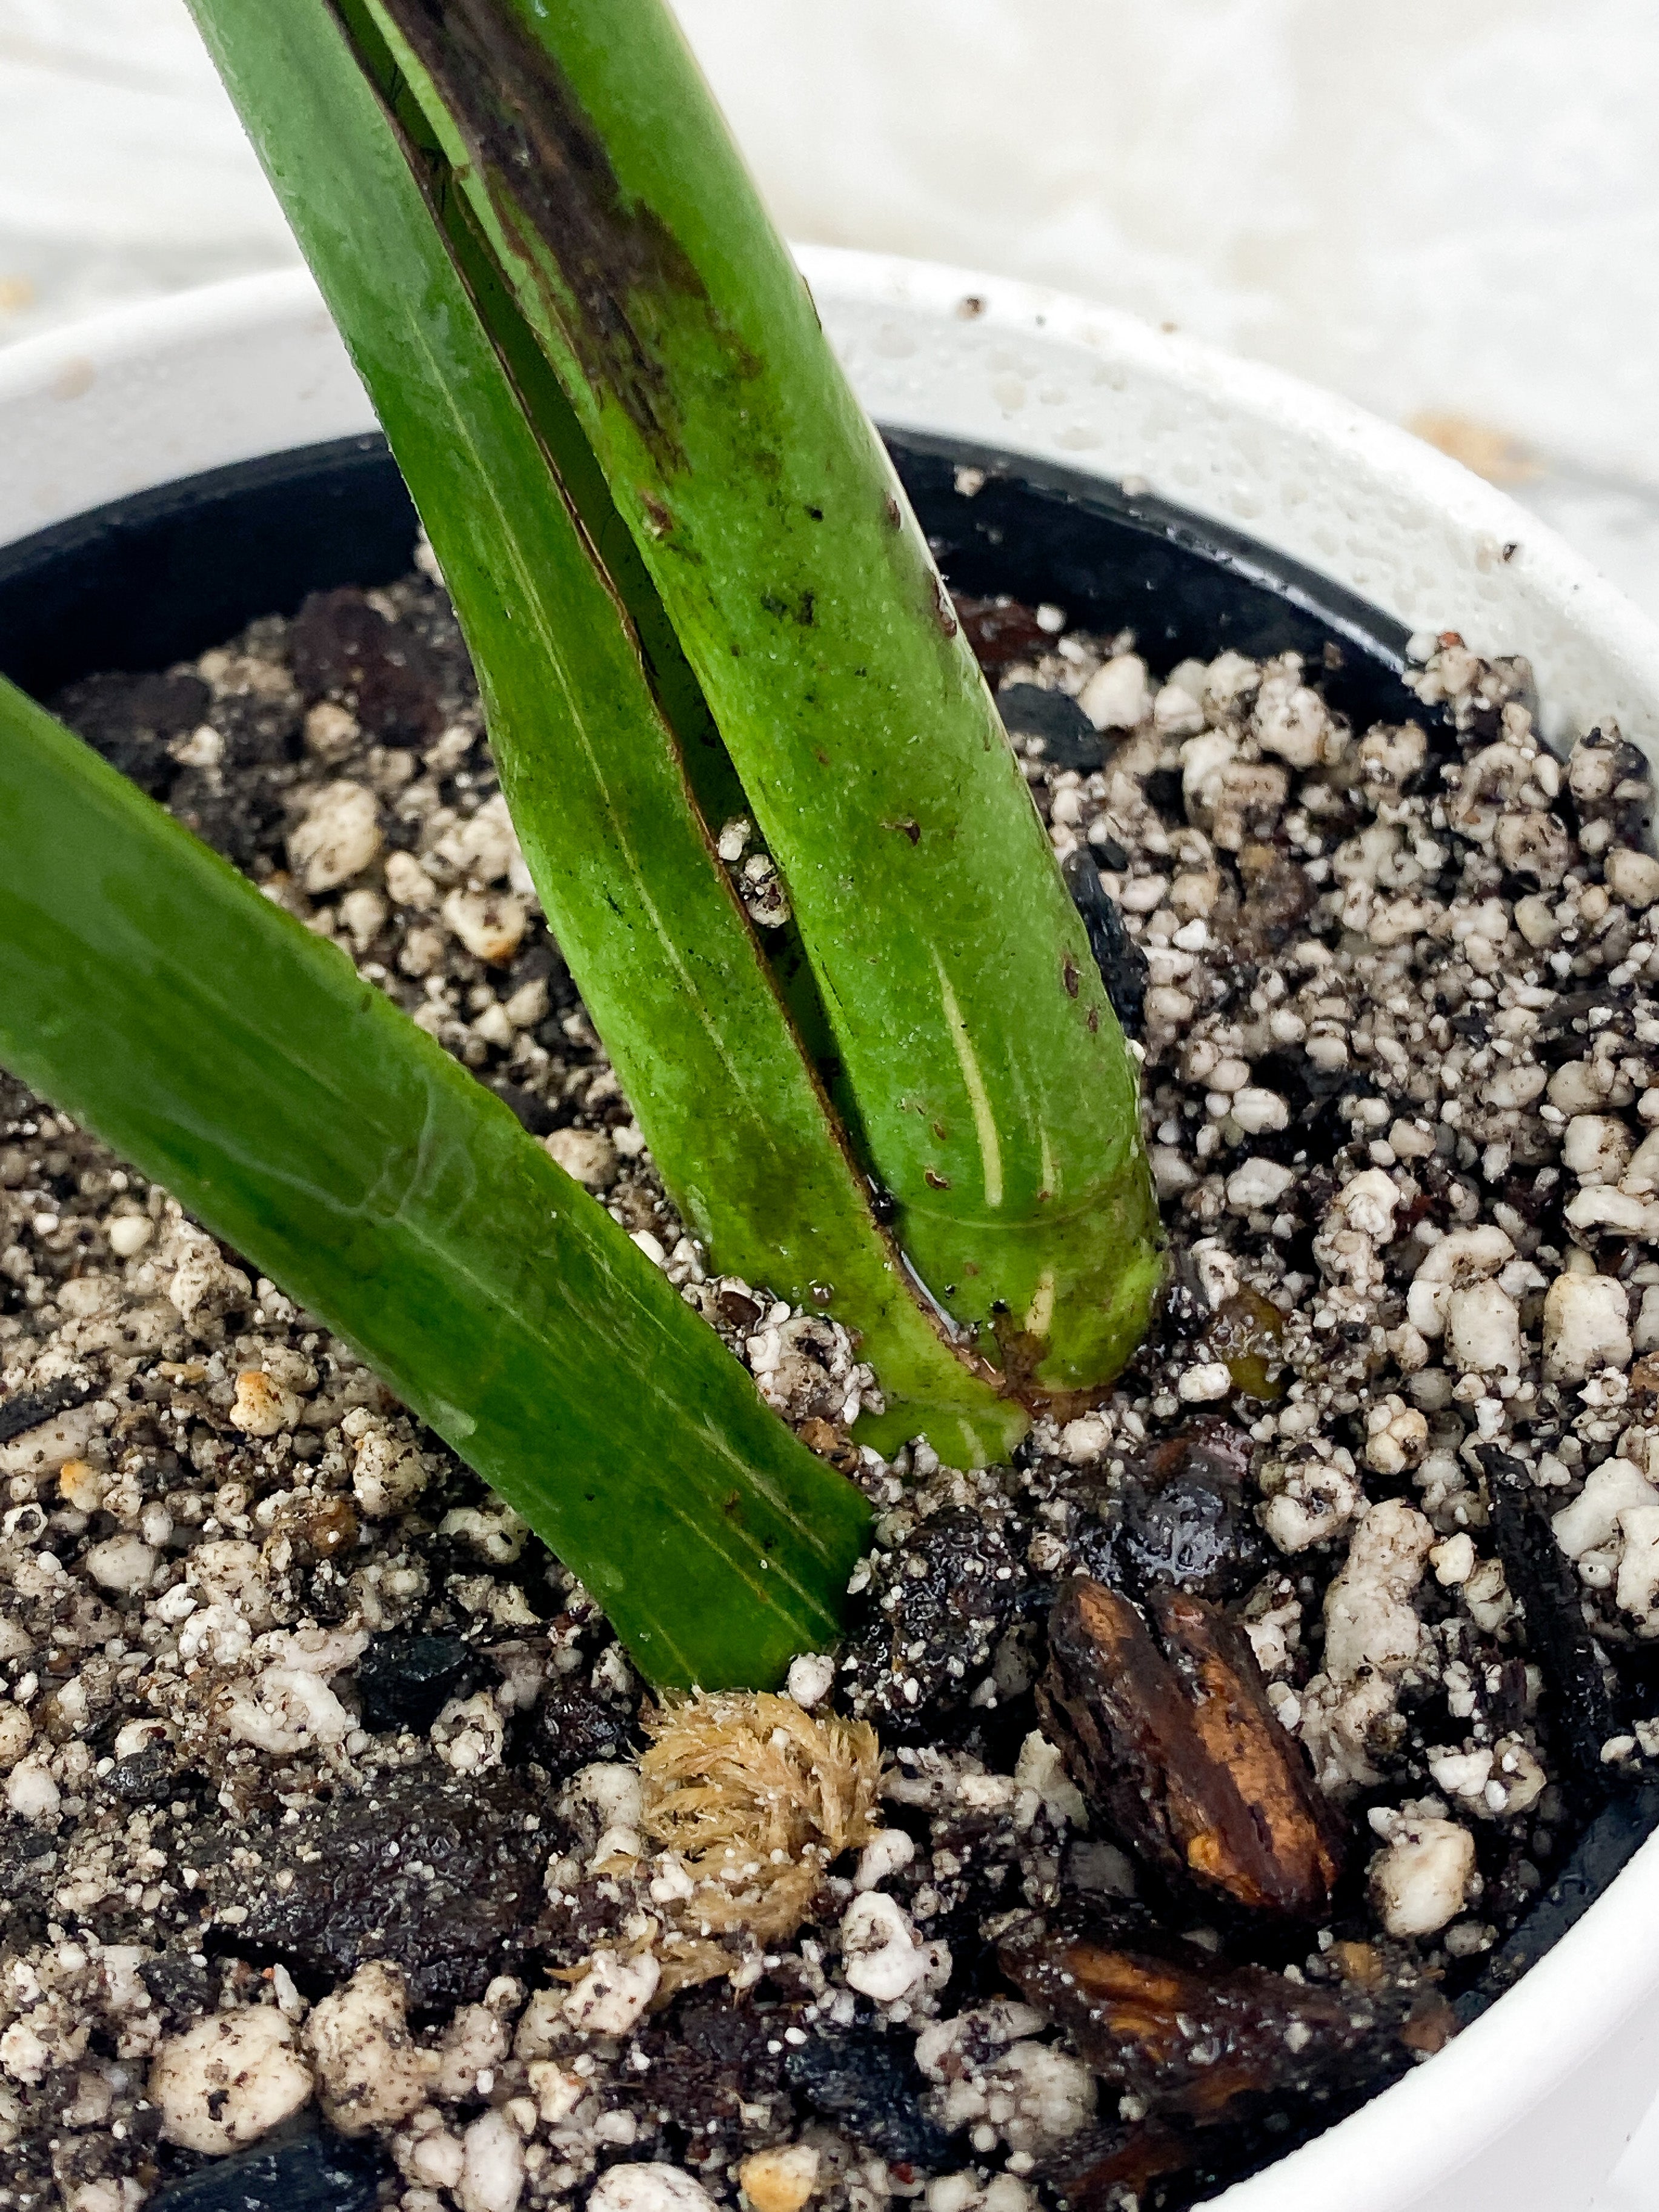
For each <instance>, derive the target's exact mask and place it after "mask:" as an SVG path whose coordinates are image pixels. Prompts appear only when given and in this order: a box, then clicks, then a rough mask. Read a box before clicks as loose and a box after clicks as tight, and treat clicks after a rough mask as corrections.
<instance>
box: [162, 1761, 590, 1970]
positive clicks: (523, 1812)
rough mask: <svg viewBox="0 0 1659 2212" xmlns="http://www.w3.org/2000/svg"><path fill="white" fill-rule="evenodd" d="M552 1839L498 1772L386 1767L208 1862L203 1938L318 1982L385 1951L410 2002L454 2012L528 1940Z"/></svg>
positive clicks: (532, 1944) (531, 1803)
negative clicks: (475, 1775) (362, 1785)
mask: <svg viewBox="0 0 1659 2212" xmlns="http://www.w3.org/2000/svg"><path fill="white" fill-rule="evenodd" d="M216 1840H218V1841H220V1842H221V1843H222V1844H227V1845H228V1844H229V1841H230V1838H228V1836H223V1837H221V1838H217V1839H216ZM555 1842H556V1835H555V1833H554V1832H553V1830H552V1827H551V1824H550V1822H548V1821H547V1820H545V1818H544V1813H543V1811H542V1810H541V1809H540V1808H538V1803H537V1802H536V1801H535V1800H534V1799H532V1797H531V1796H528V1795H527V1794H526V1792H525V1791H523V1790H520V1788H518V1786H517V1785H516V1784H513V1782H511V1781H510V1780H508V1779H507V1778H505V1777H503V1776H500V1775H496V1776H492V1777H490V1778H487V1779H485V1780H483V1782H481V1783H478V1784H474V1785H473V1786H472V1787H471V1788H465V1787H459V1786H457V1785H455V1784H448V1785H447V1786H446V1785H444V1784H438V1783H435V1781H434V1780H433V1779H432V1778H431V1777H430V1776H428V1775H414V1774H400V1775H395V1776H393V1777H392V1778H389V1779H388V1780H387V1781H386V1783H385V1784H382V1785H380V1787H379V1788H378V1789H376V1790H374V1792H373V1794H371V1795H368V1796H351V1797H345V1796H342V1797H338V1798H336V1799H335V1800H334V1801H333V1802H331V1803H329V1804H326V1805H323V1806H319V1807H318V1808H317V1809H316V1810H315V1811H313V1812H310V1813H302V1814H300V1815H299V1817H298V1818H297V1820H295V1821H294V1822H293V1823H292V1824H291V1825H289V1824H287V1823H284V1824H283V1825H282V1826H278V1827H277V1828H276V1831H275V1832H273V1833H271V1834H270V1835H269V1836H268V1837H267V1836H262V1837H260V1838H258V1842H257V1843H255V1844H253V1846H252V1855H251V1856H250V1854H249V1851H248V1849H247V1847H246V1845H245V1844H239V1845H238V1846H237V1847H236V1848H235V1849H234V1850H227V1852H226V1855H225V1856H224V1857H222V1858H220V1859H218V1860H217V1862H216V1863H211V1864H210V1866H209V1867H207V1868H205V1869H204V1881H203V1887H204V1890H205V1891H206V1893H207V1894H208V1896H209V1897H210V1899H213V1900H214V1901H215V1903H216V1914H215V1916H214V1917H213V1918H211V1919H210V1921H209V1923H208V1926H207V1928H206V1929H205V1931H204V1942H207V1943H208V1944H210V1946H211V1947H212V1948H214V1949H215V1950H217V1951H222V1952H232V1953H234V1954H238V1955H240V1956H245V1957H248V1958H252V1959H256V1960H259V1961H261V1962H262V1963H264V1962H267V1961H272V1960H274V1961H276V1962H277V1963H280V1964H281V1965H283V1966H286V1967H287V1968H288V1969H289V1972H290V1973H291V1974H292V1975H293V1976H294V1978H295V1981H296V1982H297V1983H298V1984H300V1986H301V1988H302V1989H303V1990H307V1991H310V1990H316V1991H318V1992H319V1993H320V1992H321V1991H322V1990H326V1989H328V1988H330V1987H331V1986H332V1985H333V1984H335V1983H336V1982H337V1981H344V1980H347V1979H349V1977H350V1976H351V1975H352V1974H354V1973H355V1972H356V1971H357V1969H358V1967H360V1966H363V1965H365V1964H367V1963H368V1961H369V1960H377V1959H383V1960H390V1961H391V1962H392V1964H393V1965H394V1966H397V1967H398V1969H399V1971H400V1972H402V1974H403V1976H404V1980H405V1982H406V1984H408V1990H409V2000H410V2005H411V2007H412V2008H415V2009H416V2010H417V2011H421V2012H430V2011H442V2012H446V2013H447V2012H451V2011H453V2009H454V2008H455V2007H456V2006H457V2005H459V2004H467V2003H472V2002H477V1999H478V1998H480V1997H482V1996H483V1993H484V1991H485V1990H486V1989H487V1988H488V1986H489V1983H490V1982H491V1980H492V1979H494V1978H495V1975H496V1974H497V1973H499V1972H504V1971H505V1972H511V1971H513V1970H514V1969H515V1968H520V1967H521V1966H522V1965H523V1963H524V1960H525V1959H526V1954H529V1953H531V1952H532V1951H533V1950H534V1949H535V1948H536V1942H537V1923H538V1919H539V1917H540V1911H541V1904H542V1876H543V1874H544V1870H545V1869H546V1865H547V1860H548V1855H549V1853H550V1850H551V1849H552V1848H553V1846H554V1844H555ZM256 1862H257V1863H256Z"/></svg>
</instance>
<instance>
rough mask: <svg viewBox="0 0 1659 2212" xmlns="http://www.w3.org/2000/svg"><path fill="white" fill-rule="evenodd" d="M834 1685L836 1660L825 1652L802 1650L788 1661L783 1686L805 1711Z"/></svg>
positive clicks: (822, 1698)
mask: <svg viewBox="0 0 1659 2212" xmlns="http://www.w3.org/2000/svg"><path fill="white" fill-rule="evenodd" d="M835 1686H836V1662H835V1660H834V1659H833V1657H831V1656H829V1654H828V1653H827V1652H823V1651H804V1652H802V1654H801V1656H800V1657H799V1659H792V1660H791V1661H790V1662H789V1674H788V1677H787V1680H786V1682H785V1684H784V1687H785V1688H786V1689H787V1691H788V1692H789V1695H790V1696H791V1697H792V1698H793V1699H794V1701H795V1703H796V1704H797V1705H799V1706H800V1707H802V1709H803V1710H804V1711H807V1712H811V1710H812V1708H813V1706H814V1705H822V1704H823V1700H824V1699H826V1698H827V1697H828V1696H829V1692H830V1691H831V1690H833V1689H834V1688H835Z"/></svg>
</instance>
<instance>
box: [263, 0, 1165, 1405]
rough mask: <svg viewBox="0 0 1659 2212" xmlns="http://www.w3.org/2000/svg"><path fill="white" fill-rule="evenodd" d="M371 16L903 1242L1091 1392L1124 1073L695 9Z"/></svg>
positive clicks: (501, 5) (1138, 1212)
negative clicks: (757, 837)
mask: <svg viewBox="0 0 1659 2212" xmlns="http://www.w3.org/2000/svg"><path fill="white" fill-rule="evenodd" d="M222 4H223V8H224V9H225V11H226V12H233V11H232V10H231V8H230V0H222ZM351 7H352V11H353V20H354V21H356V20H357V19H358V15H359V14H360V13H362V12H365V11H366V12H368V13H369V14H371V15H372V16H373V19H374V26H375V27H376V29H377V30H378V32H379V33H380V37H381V38H383V39H384V40H385V41H386V44H387V46H389V47H390V49H391V51H392V52H393V54H394V55H395V57H396V58H397V63H398V68H399V70H401V72H402V74H403V76H404V81H405V82H406V83H407V85H408V87H409V89H410V93H411V94H413V96H414V98H415V100H416V101H417V102H418V104H419V107H420V111H421V114H422V118H423V121H424V124H425V126H426V128H427V130H428V132H429V133H430V135H431V136H432V137H433V138H434V139H435V142H436V143H437V144H438V146H439V147H440V148H441V152H442V154H443V155H444V156H445V157H447V173H448V175H449V176H450V177H451V178H453V181H454V186H455V189H456V190H457V191H459V193H460V194H461V195H462V196H464V197H465V200H466V203H467V204H468V206H469V208H470V210H471V213H472V215H473V216H474V217H475V219H476V222H477V227H478V229H479V232H480V233H481V234H482V235H483V239H484V240H485V241H486V242H487V245H488V248H489V252H490V253H491V255H492V256H493V258H494V259H495V262H496V264H498V265H499V267H500V269H501V271H502V272H503V273H504V275H505V276H506V277H507V281H508V282H509V283H511V285H512V287H513V292H514V295H515V296H516V299H517V301H518V303H519V306H520V309H521V311H522V313H523V315H524V319H525V321H526V325H528V326H529V328H530V329H531V330H532V331H533V333H534V337H535V339H536V342H537V343H538V346H539V348H540V349H541V351H542V353H543V355H544V357H545V359H546V361H547V362H548V364H549V366H550V368H551V369H552V371H553V373H554V374H555V375H556V377H557V378H558V380H559V382H560V384H561V386H562V389H563V390H564V392H565V393H566V395H567V397H568V400H569V403H570V406H571V409H572V410H573V413H574V416H575V418H576V421H577V422H578V423H579V424H580V429H581V432H582V434H583V435H584V437H585V438H586V441H587V443H588V444H589V446H590V447H591V448H592V453H593V454H594V456H595V457H596V459H597V460H598V462H599V466H600V468H601V469H602V471H603V472H604V476H605V481H606V483H607V484H608V485H609V488H610V490H611V495H612V497H613V499H614V501H615V504H616V508H617V512H618V513H620V515H621V516H622V518H623V522H624V523H625V524H626V526H627V528H628V532H629V535H630V537H631V538H632V540H633V543H634V544H635V548H636V550H637V552H638V555H639V557H640V560H641V562H642V563H643V566H644V568H645V569H646V570H647V572H648V574H649V576H650V579H651V581H652V582H653V584H654V586H655V587H656V590H657V592H658V593H659V596H660V599H661V603H662V605H663V607H664V608H665V611H666V613H667V616H668V618H669V620H670V621H671V624H672V627H673V629H674V631H675V633H676V634H677V635H678V640H679V642H680V645H681V647H683V649H684V655H685V658H686V660H687V661H688V663H689V664H690V669H691V671H693V673H694V674H695V676H696V681H697V683H698V684H699V686H700V687H701V689H702V694H703V696H704V697H705V699H706V700H707V702H708V707H709V708H710V710H711V712H712V714H713V716H714V721H715V723H716V724H717V726H718V727H719V729H720V734H721V737H722V738H723V739H724V741H725V744H726V748H727V750H728V751H729V753H730V755H731V757H732V762H733V763H734V765H735V767H736V769H737V772H738V777H739V779H740V781H741V782H742V785H743V787H744V792H745V793H747V796H748V799H749V802H750V808H751V810H752V811H753V814H754V817H755V818H756V819H757V822H758V823H759V824H760V826H761V828H762V829H763V831H764V833H765V835H766V837H767V840H768V842H769V845H770V847H771V849H772V852H773V854H775V857H776V859H777V860H778V861H779V863H780V865H781V868H782V872H783V874H784V877H785V878H786V881H787V885H788V890H789V894H790V897H791V899H792V902H793V907H794V910H795V913H796V915H797V916H798V918H799V923H800V927H801V933H802V937H803V939H804V940H805V946H806V950H807V953H808V956H809V958H810V960H811V966H812V971H813V975H814V978H815V980H816V981H817V987H818V991H819V994H820V996H821V998H822V1000H823V1006H824V1009H825V1012H826V1013H827V1017H828V1020H829V1027H830V1029H831V1030H832V1031H833V1034H834V1038H835V1042H836V1050H837V1054H838V1056H839V1058H840V1060H841V1061H842V1064H843V1067H844V1071H845V1077H846V1079H847V1081H848V1084H849V1085H850V1088H851V1090H852V1091H853V1093H854V1096H855V1097H856V1099H857V1101H858V1106H859V1112H860V1121H861V1125H862V1128H863V1131H864V1133H865V1138H866V1142H867V1144H868V1146H869V1152H870V1156H871V1162H872V1167H873V1170H874V1172H875V1174H876V1176H878V1179H879V1181H880V1182H882V1184H883V1185H884V1187H885V1188H886V1189H887V1190H888V1191H889V1192H890V1194H891V1195H892V1197H893V1199H894V1200H896V1206H897V1213H896V1220H895V1223H894V1228H895V1233H896V1236H897V1237H898V1240H899V1242H900V1243H901V1244H902V1247H903V1249H904V1250H905V1252H906V1253H907V1254H908V1257H909V1259H910V1261H911V1262H912V1263H913V1265H914V1267H915V1269H916V1270H917V1272H918V1273H919V1274H920V1276H921V1278H922V1279H923V1280H924V1281H925V1282H926V1283H927V1285H928V1286H929V1288H930V1289H931V1291H933V1294H934V1295H935V1296H936V1297H938V1298H939V1300H940V1301H941V1302H942V1303H943V1304H945V1306H946V1307H948V1308H949V1309H950V1310H951V1312H952V1313H953V1314H954V1315H955V1316H957V1318H958V1319H959V1320H961V1321H963V1322H967V1323H969V1324H972V1325H975V1326H977V1327H979V1328H981V1329H983V1330H984V1331H985V1332H986V1334H987V1336H988V1335H989V1334H990V1333H991V1332H992V1331H993V1330H994V1332H995V1334H997V1335H998V1336H999V1337H1000V1339H1001V1341H1002V1351H1003V1352H1004V1354H1005V1355H1006V1358H1007V1360H1008V1362H1009V1364H1010V1366H1011V1368H1012V1370H1013V1372H1014V1373H1015V1374H1016V1375H1017V1376H1018V1377H1019V1378H1020V1379H1022V1380H1026V1381H1034V1382H1035V1383H1037V1384H1040V1385H1042V1386H1045V1387H1047V1388H1049V1389H1077V1388H1088V1387H1092V1386H1094V1385H1096V1384H1098V1383H1100V1382H1102V1381H1103V1380H1104V1379H1105V1378H1106V1377H1108V1376H1109V1375H1110V1374H1112V1373H1113V1372H1114V1371H1115V1370H1116V1368H1117V1367H1118V1366H1119V1365H1121V1363H1122V1361H1123V1359H1124V1358H1126V1357H1127V1354H1128V1352H1130V1350H1131V1349H1132V1348H1133V1345H1134V1343H1135V1342H1136V1341H1137V1340H1138V1339H1139V1334H1140V1333H1141V1330H1142V1328H1143V1326H1144V1322H1145V1320H1146V1312H1147V1309H1148V1305H1149V1302H1150V1299H1151V1296H1152V1291H1153V1289H1154V1286H1155V1283H1156V1278H1157V1273H1158V1260H1157V1249H1156V1240H1157V1216H1156V1208H1155V1206H1154V1202H1153V1197H1152V1186H1151V1181H1150V1177H1149V1175H1148V1172H1147V1169H1146V1163H1145V1160H1144V1158H1143V1156H1142V1153H1141V1150H1140V1145H1139V1130H1138V1127H1137V1115H1136V1106H1135V1093H1136V1083H1135V1073H1134V1069H1133V1063H1132V1061H1131V1060H1130V1057H1129V1055H1128V1054H1127V1049H1126V1048H1125V1045H1124V1042H1123V1039H1122V1037H1121V1034H1120V1033H1119V1030H1118V1027H1117V1024H1116V1022H1115V1018H1114V1017H1113V1014H1112V1011H1111V1007H1110V1005H1109V1001H1108V1000H1107V998H1106V995H1105V993H1104V990H1103V987H1102V984H1101V981H1100V977H1099V975H1098V973H1097V969H1096V968H1095V965H1094V963H1093V961H1092V960H1091V957H1090V956H1089V952H1088V948H1087V945H1086V941H1085V935H1084V932H1083V927H1082V925H1081V923H1080V921H1079V918H1078V916H1077V915H1076V913H1075V912H1074V910H1073V906H1072V903H1071V901H1070V899H1069V897H1068V896H1067V895H1066V889H1065V886H1064V884H1062V882H1061V880H1060V875H1059V872H1058V870H1057V868H1056V867H1055V865H1054V859H1053V856H1052V854H1051V852H1050V851H1049V848H1048V841H1047V837H1046V835H1045V833H1044V830H1043V829H1042V823H1041V822H1040V821H1039V819H1038V817H1037V815H1036V810H1035V809H1034V807H1033V806H1032V805H1031V802H1030V795H1029V793H1028V792H1027V790H1026V787H1025V784H1024V778H1023V776H1022V774H1021V771H1020V767H1019V763H1018V761H1017V759H1016V758H1015V757H1014V755H1013V753H1012V749H1011V748H1010V747H1009V745H1008V744H1007V742H1006V738H1005V737H1004V735H1003V732H1002V730H1001V726H1000V723H999V721H998V719H997V716H996V713H995V709H994V705H993V703H992V702H991V699H990V697H989V696H988V694H987V691H986V689H985V685H984V684H983V681H982V679H981V676H980V674H979V671H978V669H977V668H976V666H975V663H974V659H973V656H972V654H971V653H970V652H969V649H968V647H967V644H966V642H965V641H964V640H963V637H962V636H961V635H959V633H958V630H957V624H956V623H955V620H954V618H953V617H952V616H951V611H950V604H949V600H948V599H947V597H946V595H945V591H944V588H943V586H942V585H941V583H940V581H939V575H938V572H937V570H936V569H935V568H934V566H933V561H932V558H931V556H930V555H929V553H928V550H927V545H926V544H925V542H924V541H923V538H922V537H921V532H920V531H919V529H918V528H917V526H916V524H915V519H914V517H913V516H912V515H911V514H910V513H909V510H908V505H907V503H906V501H905V500H904V497H903V495H902V491H901V490H900V489H899V486H898V484H897V482H896V478H895V477H894V475H893V472H892V471H891V468H890V465H889V463H888V461H887V459H886V456H885V454H884V453H883V451H882V449H881V447H880V444H879V441H878V440H877V438H876V436H875V435H874V433H873V432H872V429H871V428H870V426H869V425H868V423H867V422H866V421H865V419H864V417H863V415H862V413H861V411H860V409H859V406H858V404H857V402H856V400H855V399H854V396H853V394H852V392H851V390H850V388H849V386H848V383H847V381H846V379H845V377H844V376H843V375H842V372H841V370H840V369H839V368H838V367H837V365H836V362H835V360H834V358H833V356H831V354H830V351H829V347H828V345H827V344H826V343H825V342H824V340H823V334H822V331H820V329H819V327H818V323H817V316H816V314H815V313H814V312H813V308H812V304H811V299H810V297H809V296H808V295H807V292H806V289H805V285H804V284H803V283H802V281H801V279H800V277H799V274H798V272H797V271H796V270H795V268H794V266H793V263H792V262H791V260H790V258H789V257H788V254H787V250H786V249H785V247H784V246H783V245H782V243H781V240H779V238H778V237H777V235H776V233H775V230H774V229H773V228H772V226H771V224H770V222H769V220H768V218H767V216H766V214H765V211H764V210H763V207H762V206H761V204H760V202H759V200H758V198H757V195H756V193H755V191H754V190H753V187H752V185H751V184H750V180H749V178H748V176H747V174H746V173H745V172H744V168H743V165H742V163H741V161H740V160H739V158H738V155H737V153H736V151H735V149H734V148H733V146H732V143H731V140H730V137H729V136H728V134H727V132H726V128H725V125H723V123H722V121H721V119H720V116H719V114H718V112H717V111H716V109H715V108H714V103H713V101H712V100H711V99H710V98H709V96H708V91H707V88H706V87H705V86H704V84H703V83H702V79H701V77H700V76H699V75H698V73H697V70H696V66H695V64H693V62H692V60H691V58H690V55H689V53H688V52H687V51H686V49H685V47H684V42H683V41H682V40H681V38H680V36H679V33H678V30H677V28H676V27H675V25H674V23H673V21H672V19H671V16H670V15H668V13H667V12H666V10H665V8H664V7H663V6H662V5H661V3H660V0H603V4H600V0H351ZM758 22H759V19H757V24H758ZM762 34H763V33H762Z"/></svg>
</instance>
